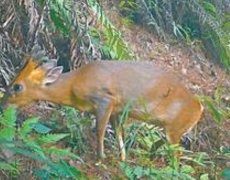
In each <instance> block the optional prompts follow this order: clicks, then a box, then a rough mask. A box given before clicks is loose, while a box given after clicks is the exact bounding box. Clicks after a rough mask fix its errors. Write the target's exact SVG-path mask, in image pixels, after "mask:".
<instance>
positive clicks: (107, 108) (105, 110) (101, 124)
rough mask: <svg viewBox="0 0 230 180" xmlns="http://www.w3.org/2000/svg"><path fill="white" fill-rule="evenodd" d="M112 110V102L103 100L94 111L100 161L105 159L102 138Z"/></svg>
mask: <svg viewBox="0 0 230 180" xmlns="http://www.w3.org/2000/svg"><path fill="white" fill-rule="evenodd" d="M112 109H113V104H112V101H111V100H110V99H108V98H103V99H101V100H100V101H99V103H98V107H97V110H96V130H97V154H98V157H99V158H100V159H103V158H105V153H104V137H105V130H106V125H107V124H108V122H109V119H110V116H111V113H112Z"/></svg>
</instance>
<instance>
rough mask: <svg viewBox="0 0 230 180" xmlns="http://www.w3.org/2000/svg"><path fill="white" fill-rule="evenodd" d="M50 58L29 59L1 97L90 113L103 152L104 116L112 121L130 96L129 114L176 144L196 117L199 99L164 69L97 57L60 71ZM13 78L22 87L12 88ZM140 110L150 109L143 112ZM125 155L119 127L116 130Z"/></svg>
mask: <svg viewBox="0 0 230 180" xmlns="http://www.w3.org/2000/svg"><path fill="white" fill-rule="evenodd" d="M61 71H62V68H61V67H55V62H51V63H49V64H48V65H44V66H40V67H36V63H35V62H34V61H32V60H29V61H28V63H27V65H26V66H25V67H24V69H23V70H22V72H21V73H19V75H18V76H17V78H16V79H15V81H14V82H13V83H12V84H11V86H10V88H9V91H11V92H10V93H9V94H10V95H9V96H8V98H7V100H6V101H7V102H8V103H10V104H16V105H18V106H24V105H26V104H28V103H30V102H32V101H38V100H47V101H51V102H54V103H58V104H64V105H69V106H72V107H75V108H77V109H79V110H81V111H88V112H92V113H93V114H95V115H96V128H97V142H98V143H97V144H98V145H97V153H98V155H99V157H100V158H103V157H104V142H103V141H104V135H105V130H106V125H107V124H108V122H109V120H111V121H112V122H113V123H115V124H117V121H118V119H117V117H118V115H119V114H120V113H121V112H122V111H123V108H124V106H125V105H126V104H127V103H129V102H131V104H132V108H131V112H130V117H133V118H135V119H138V120H141V121H147V122H148V123H157V124H160V125H162V126H163V127H164V128H165V131H166V136H167V139H168V140H169V142H170V143H173V144H177V143H179V141H180V138H181V136H182V135H183V134H184V133H186V132H187V131H188V130H189V129H191V128H192V127H193V126H194V125H195V124H196V123H197V122H198V121H199V119H200V117H201V114H202V111H203V108H202V105H201V104H200V102H199V101H198V100H197V99H196V98H195V97H194V96H193V95H192V94H190V93H189V92H188V90H186V88H185V87H184V86H183V85H182V84H181V83H180V82H179V81H178V80H177V78H176V77H175V76H174V75H173V74H172V73H170V72H165V71H164V70H162V69H161V68H159V67H157V66H156V65H153V64H150V63H144V62H118V61H98V62H92V63H90V64H87V65H84V66H83V67H81V68H80V69H78V70H76V71H72V72H68V73H64V74H61ZM15 84H16V85H17V86H18V85H21V86H22V87H21V88H22V90H20V91H19V92H13V91H15V89H16V90H17V88H15ZM146 114H147V115H150V116H148V117H149V118H146ZM116 134H117V138H118V140H119V148H120V150H121V158H122V160H124V159H125V151H124V148H123V146H124V143H123V139H122V132H121V130H120V128H117V131H116Z"/></svg>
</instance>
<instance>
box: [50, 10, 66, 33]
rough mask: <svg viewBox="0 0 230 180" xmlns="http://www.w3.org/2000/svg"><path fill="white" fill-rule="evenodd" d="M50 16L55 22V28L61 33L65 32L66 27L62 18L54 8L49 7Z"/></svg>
mask: <svg viewBox="0 0 230 180" xmlns="http://www.w3.org/2000/svg"><path fill="white" fill-rule="evenodd" d="M50 17H51V19H52V21H53V23H54V24H55V26H56V28H57V30H60V31H61V32H62V33H64V34H67V32H68V29H67V27H66V26H65V25H64V22H63V19H61V16H60V14H58V13H57V12H56V11H55V10H53V9H51V10H50Z"/></svg>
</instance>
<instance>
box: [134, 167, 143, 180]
mask: <svg viewBox="0 0 230 180" xmlns="http://www.w3.org/2000/svg"><path fill="white" fill-rule="evenodd" d="M143 172H144V171H143V168H142V167H140V166H137V167H136V168H135V169H134V171H133V173H134V174H135V175H136V178H137V179H139V178H141V177H142V176H143Z"/></svg>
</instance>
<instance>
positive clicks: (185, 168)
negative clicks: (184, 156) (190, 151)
mask: <svg viewBox="0 0 230 180" xmlns="http://www.w3.org/2000/svg"><path fill="white" fill-rule="evenodd" d="M181 172H183V173H185V174H192V173H194V172H195V170H194V168H193V167H192V166H189V165H186V164H185V165H183V166H182V167H181Z"/></svg>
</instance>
